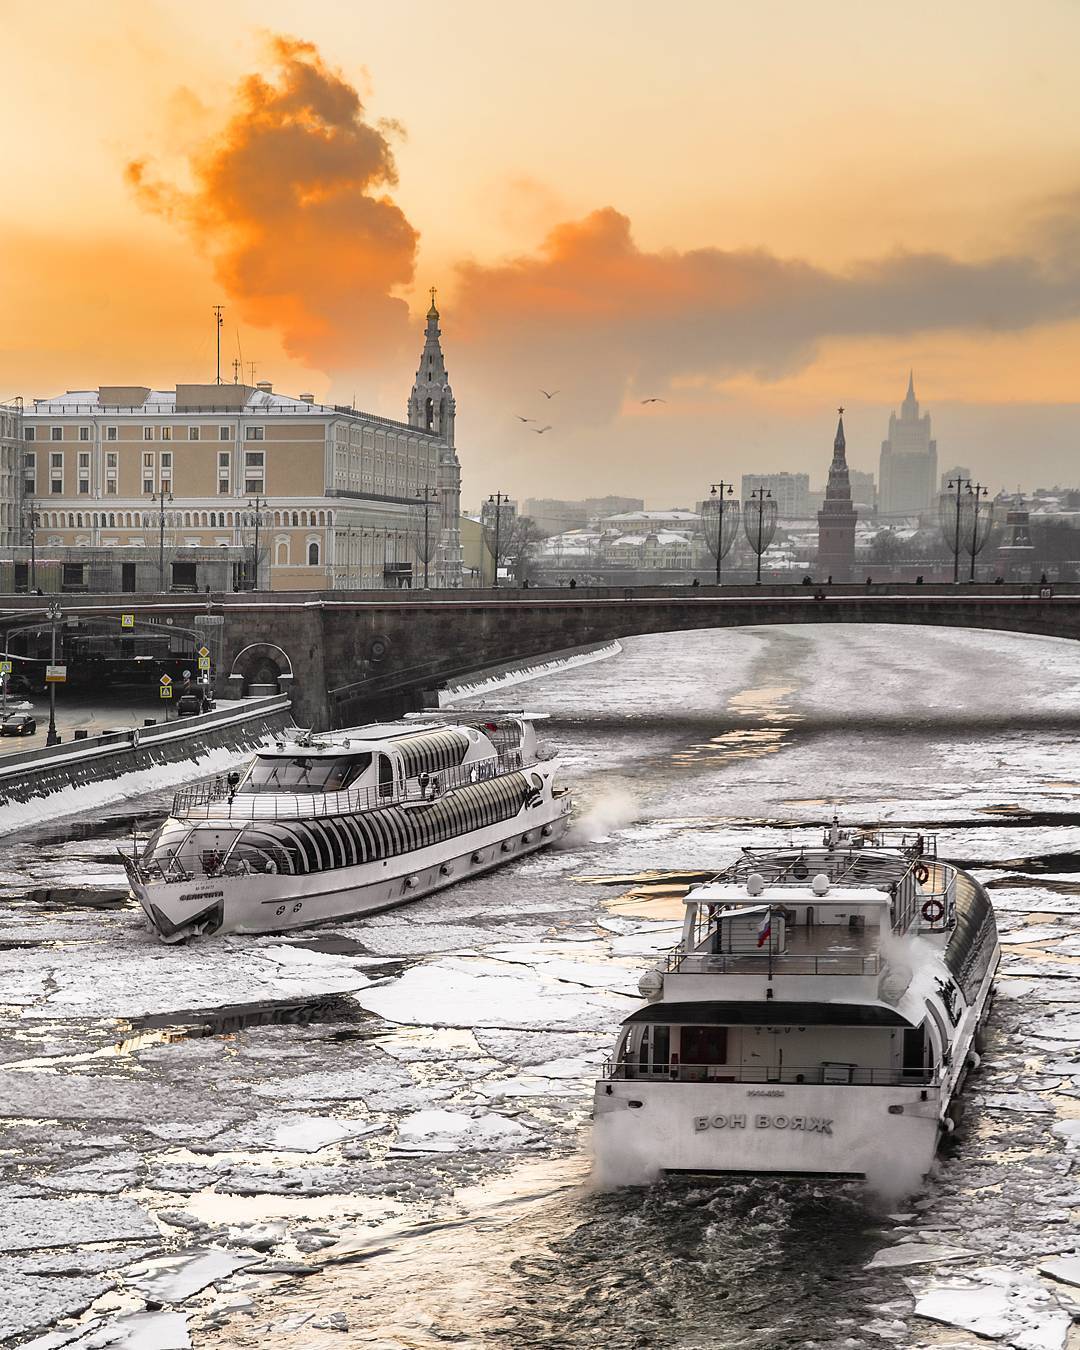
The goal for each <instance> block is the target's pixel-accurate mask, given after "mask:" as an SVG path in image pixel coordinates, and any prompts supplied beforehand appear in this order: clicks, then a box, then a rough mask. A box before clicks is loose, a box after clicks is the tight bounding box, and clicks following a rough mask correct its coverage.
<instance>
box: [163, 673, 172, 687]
mask: <svg viewBox="0 0 1080 1350" xmlns="http://www.w3.org/2000/svg"><path fill="white" fill-rule="evenodd" d="M161 684H162V687H163V688H165V689H168V687H169V685H170V684H172V677H171V676H169V675H162V677H161Z"/></svg>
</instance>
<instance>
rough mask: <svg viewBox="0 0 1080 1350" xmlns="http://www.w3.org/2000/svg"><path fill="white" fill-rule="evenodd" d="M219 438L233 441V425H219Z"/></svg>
mask: <svg viewBox="0 0 1080 1350" xmlns="http://www.w3.org/2000/svg"><path fill="white" fill-rule="evenodd" d="M217 438H218V440H219V441H231V440H232V428H231V427H218V429H217Z"/></svg>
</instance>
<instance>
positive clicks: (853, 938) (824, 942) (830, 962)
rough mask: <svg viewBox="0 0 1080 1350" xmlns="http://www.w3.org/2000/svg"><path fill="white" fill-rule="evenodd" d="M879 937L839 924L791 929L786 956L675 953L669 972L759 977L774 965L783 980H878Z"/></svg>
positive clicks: (752, 951)
mask: <svg viewBox="0 0 1080 1350" xmlns="http://www.w3.org/2000/svg"><path fill="white" fill-rule="evenodd" d="M879 947H880V935H879V933H878V930H877V929H876V928H861V929H855V928H847V927H845V926H841V925H840V924H824V923H819V924H810V925H807V924H797V925H796V924H789V925H787V928H786V932H785V940H784V950H783V951H776V950H773V951H771V952H770V950H769V947H768V944H766V945H765V946H763V947H760V948H758V947H757V946H756V945H752V946H748V947H745V948H738V949H736V950H734V951H725V952H712V951H710V950H709V949H708V947H707V946H701V947H699V948H698V949H697V950H696V951H694V952H691V953H683V952H681V951H675V952H672V954H671V956H670V957H669V958H668V965H667V969H668V970H669V971H672V972H674V971H677V972H678V973H679V974H681V975H691V974H708V975H718V974H719V975H724V974H736V973H739V974H760V973H761V971H762V970H763V969H765V968H768V967H769V966H770V964H771V967H772V970H773V971H774V972H775V973H777V974H785V975H819V974H820V975H876V974H878V973H879V972H880V970H881V965H882V962H881V953H880V950H879Z"/></svg>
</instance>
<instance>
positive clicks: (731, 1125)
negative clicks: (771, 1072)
mask: <svg viewBox="0 0 1080 1350" xmlns="http://www.w3.org/2000/svg"><path fill="white" fill-rule="evenodd" d="M748 1123H749V1125H750V1127H751V1128H752V1129H755V1130H802V1131H803V1132H804V1133H805V1134H828V1135H831V1134H832V1126H833V1123H832V1121H831V1120H826V1119H825V1118H824V1117H822V1116H766V1115H753V1116H747V1115H746V1114H745V1113H744V1112H738V1111H736V1112H733V1113H731V1114H730V1115H721V1116H695V1117H694V1130H695V1131H696V1132H699V1133H700V1131H702V1130H745V1129H746V1128H747V1125H748Z"/></svg>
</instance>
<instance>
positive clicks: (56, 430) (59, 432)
mask: <svg viewBox="0 0 1080 1350" xmlns="http://www.w3.org/2000/svg"><path fill="white" fill-rule="evenodd" d="M49 439H50V440H53V441H62V440H63V439H64V428H63V427H50V428H49Z"/></svg>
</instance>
